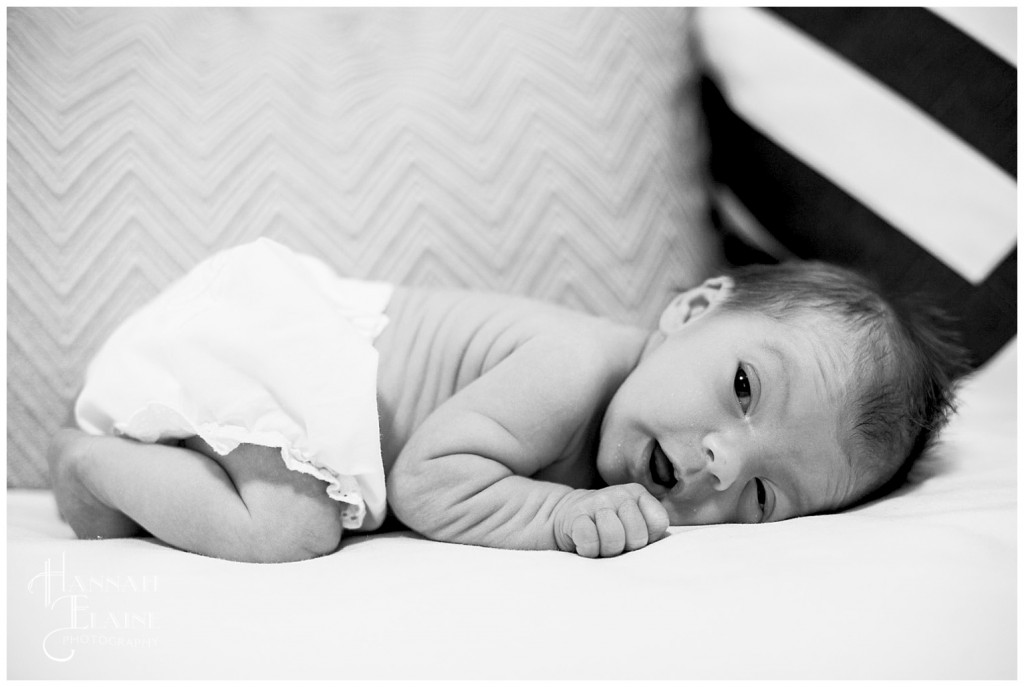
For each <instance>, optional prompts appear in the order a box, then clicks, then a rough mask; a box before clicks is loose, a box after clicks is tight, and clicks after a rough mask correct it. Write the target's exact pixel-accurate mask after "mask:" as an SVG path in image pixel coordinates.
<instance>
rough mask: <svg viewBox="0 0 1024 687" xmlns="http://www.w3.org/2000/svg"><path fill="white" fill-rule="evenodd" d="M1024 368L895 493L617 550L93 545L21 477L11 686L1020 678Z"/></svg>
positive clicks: (1009, 360)
mask: <svg viewBox="0 0 1024 687" xmlns="http://www.w3.org/2000/svg"><path fill="white" fill-rule="evenodd" d="M1016 369H1017V365H1016V342H1015V341H1014V342H1013V343H1011V344H1010V345H1009V346H1008V347H1007V348H1006V349H1005V350H1003V351H1002V352H1001V353H1000V355H999V356H998V357H997V358H996V359H995V360H993V361H992V362H991V363H990V364H989V365H988V366H987V367H985V368H984V369H983V370H982V371H981V372H980V373H979V374H978V375H977V376H976V377H975V378H973V379H972V380H970V381H969V383H968V384H967V386H966V388H965V390H964V393H963V396H962V399H963V403H962V407H961V412H960V413H959V415H958V416H956V417H955V418H954V420H953V422H952V423H951V425H950V427H949V429H948V432H947V433H946V434H945V439H944V441H943V443H942V444H941V445H940V446H939V447H938V448H937V450H936V451H935V453H934V456H933V458H932V459H931V460H929V461H928V462H927V463H923V464H921V465H920V466H919V469H917V470H916V471H915V477H920V476H922V475H925V474H927V475H929V476H930V477H929V479H927V480H925V481H920V480H917V479H915V484H914V485H913V486H911V487H909V488H907V489H906V490H904V491H903V492H901V493H900V494H899V495H897V496H896V497H893V498H889V499H887V500H884V501H882V502H878V503H874V504H871V505H868V506H866V507H864V508H861V509H859V510H857V511H855V512H849V513H844V514H840V515H832V516H819V517H810V518H804V519H799V520H793V521H788V522H783V523H776V524H771V525H753V526H742V525H724V526H715V527H704V528H681V527H680V528H673V529H672V536H671V537H669V538H668V539H666V540H664V541H662V542H659V543H658V544H656V545H654V546H651V547H648V548H647V549H644V550H641V551H638V552H634V553H631V554H628V555H625V556H622V557H619V558H614V559H609V560H597V561H593V560H584V559H580V558H577V557H575V556H572V555H569V554H562V553H554V552H550V553H549V552H516V551H500V550H491V549H483V548H476V547H469V546H458V545H450V544H440V543H434V542H429V541H426V540H424V539H422V538H420V537H417V536H415V535H412V534H407V533H390V534H383V535H376V536H359V537H351V538H349V539H348V541H347V542H346V543H345V545H344V546H343V548H342V550H341V551H340V552H338V553H337V554H335V555H332V556H329V557H326V558H321V559H318V560H313V561H308V562H303V563H294V564H286V565H264V566H260V565H249V564H240V563H232V562H226V561H219V560H214V559H209V558H203V557H200V556H195V555H191V554H186V553H181V552H178V551H175V550H172V549H170V548H168V547H165V546H162V545H160V544H159V543H157V542H155V541H154V540H117V541H101V542H93V541H77V540H75V539H74V538H73V536H72V533H71V531H70V529H69V528H68V527H67V526H66V525H64V524H63V523H62V522H60V521H59V520H58V518H57V514H56V510H55V507H54V505H53V501H52V496H51V495H50V494H49V493H48V492H36V491H28V490H11V491H8V549H7V553H8V562H7V572H8V591H7V597H8V620H7V627H8V644H7V648H8V677H10V678H41V677H46V678H65V677H78V678H111V677H136V678H192V677H214V678H221V677H223V678H287V677H316V678H456V677H478V678H542V677H547V678H589V679H596V678H720V677H726V678H748V677H750V678H756V677H760V678H798V677H818V678H883V677H884V678H896V677H913V678H1004V679H1008V678H1014V677H1015V676H1016V672H1017V648H1016V647H1017V586H1016V558H1017V544H1016V526H1017V523H1016V520H1017V518H1016V493H1017V470H1016V417H1017V416H1016ZM47 572H48V573H49V575H48V576H47V575H46V573H47ZM48 594H49V596H47V595H48ZM72 597H73V598H72ZM72 603H74V604H76V608H75V609H73V608H72V605H71V604H72ZM118 626H122V627H120V628H119V627H118ZM71 627H76V628H77V629H67V628H71ZM71 651H73V652H74V653H73V654H71V653H70V652H71ZM57 659H66V660H63V661H61V660H57Z"/></svg>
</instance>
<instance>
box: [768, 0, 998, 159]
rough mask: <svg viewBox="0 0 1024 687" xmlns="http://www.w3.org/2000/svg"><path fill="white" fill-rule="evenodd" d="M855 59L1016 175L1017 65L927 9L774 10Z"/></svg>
mask: <svg viewBox="0 0 1024 687" xmlns="http://www.w3.org/2000/svg"><path fill="white" fill-rule="evenodd" d="M770 11H771V12H772V13H774V14H775V15H776V16H778V17H780V18H782V19H784V20H785V21H787V22H789V23H790V24H791V25H793V26H795V27H796V28H798V29H800V30H801V31H803V32H804V33H806V34H807V35H809V36H811V37H812V38H815V39H816V40H818V41H819V42H820V43H822V44H823V45H825V46H826V47H828V48H830V49H832V50H833V51H835V52H836V53H838V54H839V55H842V56H843V57H844V58H846V59H847V60H849V61H850V62H852V63H853V64H855V65H857V66H858V67H860V68H861V69H863V70H864V71H865V72H867V73H868V74H870V75H871V76H873V77H874V78H875V79H877V80H878V81H881V82H882V83H884V84H886V85H887V86H889V87H890V88H891V89H893V90H894V91H896V92H897V93H899V94H900V95H901V96H903V97H904V98H905V99H906V100H908V101H910V102H912V103H913V104H914V105H916V106H917V107H918V108H920V109H921V110H923V111H924V112H926V113H927V114H928V115H930V116H931V117H932V118H934V119H935V120H936V121H938V122H940V123H941V124H942V125H943V126H945V127H946V128H947V129H949V130H950V131H951V132H953V133H954V134H956V135H957V136H959V137H960V138H962V139H963V140H964V141H966V142H967V143H968V144H970V145H971V146H973V147H974V148H976V149H977V150H978V151H979V152H980V153H982V154H983V155H985V156H986V157H987V158H989V159H990V160H991V161H992V162H993V163H995V164H996V165H998V166H999V167H1000V168H1001V169H1003V170H1004V171H1005V172H1007V173H1008V174H1010V175H1011V176H1013V177H1014V178H1016V177H1017V70H1016V68H1015V67H1014V66H1013V65H1011V64H1009V63H1007V62H1006V61H1005V60H1003V59H1002V58H1001V57H999V56H998V55H996V54H995V53H994V52H992V51H991V50H989V49H988V48H987V47H985V46H984V45H982V44H981V43H979V42H977V41H975V40H974V39H973V38H971V37H970V36H968V35H967V34H965V33H963V32H962V31H960V30H959V29H957V28H956V27H955V26H953V25H951V24H949V23H948V22H946V21H945V20H944V19H942V18H941V17H939V16H937V15H936V14H934V13H933V12H930V11H928V10H926V9H921V8H913V7H843V8H840V7H835V8H833V7H828V8H821V7H818V8H814V7H783V8H772V9H771V10H770Z"/></svg>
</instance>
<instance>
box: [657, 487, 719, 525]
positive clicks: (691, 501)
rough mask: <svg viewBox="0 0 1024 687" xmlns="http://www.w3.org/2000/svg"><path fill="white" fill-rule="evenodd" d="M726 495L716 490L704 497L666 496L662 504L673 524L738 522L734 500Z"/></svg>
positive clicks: (670, 522)
mask: <svg viewBox="0 0 1024 687" xmlns="http://www.w3.org/2000/svg"><path fill="white" fill-rule="evenodd" d="M725 496H726V494H724V493H723V492H715V493H714V494H710V495H706V496H703V497H687V498H679V497H677V498H674V499H671V498H669V497H665V498H663V499H662V500H661V505H663V506H665V510H666V511H668V519H669V524H671V525H718V524H720V523H724V522H736V514H735V512H734V511H735V507H734V505H733V502H732V500H731V499H727V498H725Z"/></svg>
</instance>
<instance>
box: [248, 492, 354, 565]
mask: <svg viewBox="0 0 1024 687" xmlns="http://www.w3.org/2000/svg"><path fill="white" fill-rule="evenodd" d="M251 524H252V527H251V529H250V531H249V532H248V536H249V538H250V541H249V547H248V550H249V552H250V560H251V561H252V562H255V563H292V562H296V561H304V560H309V559H311V558H319V557H320V556H326V555H327V554H330V553H333V552H334V551H336V550H337V549H338V546H339V545H340V543H341V536H342V526H341V513H340V505H339V504H338V503H337V502H335V501H333V500H329V499H325V501H310V500H307V499H298V500H297V501H296V502H294V503H292V504H290V505H289V506H288V507H284V508H280V509H276V512H264V513H260V514H253V517H252V519H251Z"/></svg>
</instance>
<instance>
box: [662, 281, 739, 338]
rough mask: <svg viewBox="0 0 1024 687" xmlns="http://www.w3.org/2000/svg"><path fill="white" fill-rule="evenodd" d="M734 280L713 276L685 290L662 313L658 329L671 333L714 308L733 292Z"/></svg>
mask: <svg viewBox="0 0 1024 687" xmlns="http://www.w3.org/2000/svg"><path fill="white" fill-rule="evenodd" d="M732 289H733V281H732V279H731V278H730V277H713V278H711V279H708V280H707V281H705V282H704V283H703V284H701V285H700V286H695V287H693V288H692V289H689V290H688V291H684V292H683V293H681V294H679V295H678V296H676V297H675V298H673V299H672V302H671V303H669V304H668V307H667V308H665V311H664V312H663V313H661V321H660V322H658V329H660V330H661V331H662V333H664V334H671V333H672V332H674V331H676V330H678V329H679V328H680V327H682V326H683V325H684V324H686V323H687V322H689V321H690V320H693V319H694V318H697V317H700V316H701V315H703V314H704V313H706V312H708V311H711V310H714V308H715V306H717V305H718V304H719V303H721V302H722V301H724V300H725V299H726V298H728V297H729V295H730V294H732Z"/></svg>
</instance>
